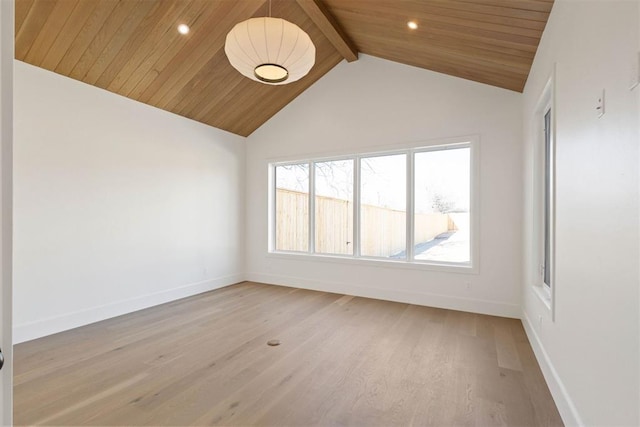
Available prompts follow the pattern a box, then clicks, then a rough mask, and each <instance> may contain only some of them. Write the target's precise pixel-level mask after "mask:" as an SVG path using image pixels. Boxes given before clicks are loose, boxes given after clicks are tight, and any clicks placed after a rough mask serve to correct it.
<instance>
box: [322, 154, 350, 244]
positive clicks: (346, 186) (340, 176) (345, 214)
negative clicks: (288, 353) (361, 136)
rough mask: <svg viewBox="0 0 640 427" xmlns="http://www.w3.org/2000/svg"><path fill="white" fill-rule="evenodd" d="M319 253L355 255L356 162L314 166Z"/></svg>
mask: <svg viewBox="0 0 640 427" xmlns="http://www.w3.org/2000/svg"><path fill="white" fill-rule="evenodd" d="M314 169H315V189H316V191H315V212H316V215H315V252H317V253H319V254H349V255H350V254H353V160H351V159H350V160H335V161H330V162H317V163H314Z"/></svg>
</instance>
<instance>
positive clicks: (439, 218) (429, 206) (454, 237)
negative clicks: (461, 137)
mask: <svg viewBox="0 0 640 427" xmlns="http://www.w3.org/2000/svg"><path fill="white" fill-rule="evenodd" d="M414 169H415V172H414V175H415V180H414V203H415V207H414V248H413V254H414V259H415V260H418V261H432V262H444V263H470V262H471V251H470V247H471V234H470V231H471V230H470V225H471V221H470V219H471V218H470V204H471V188H470V186H471V149H470V148H469V147H462V148H453V149H445V150H433V151H424V152H419V153H416V154H415V162H414Z"/></svg>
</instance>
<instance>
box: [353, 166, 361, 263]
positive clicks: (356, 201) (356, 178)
mask: <svg viewBox="0 0 640 427" xmlns="http://www.w3.org/2000/svg"><path fill="white" fill-rule="evenodd" d="M353 162H354V164H353V174H354V175H353V256H354V257H355V258H359V257H360V157H359V156H358V157H355V158H354V160H353Z"/></svg>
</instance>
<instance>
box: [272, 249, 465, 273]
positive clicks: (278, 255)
mask: <svg viewBox="0 0 640 427" xmlns="http://www.w3.org/2000/svg"><path fill="white" fill-rule="evenodd" d="M266 256H267V258H273V259H284V260H288V261H304V262H325V263H326V262H328V263H337V264H347V265H360V266H366V267H377V268H397V269H405V270H421V271H434V272H446V273H457V274H478V269H477V268H476V267H474V266H472V265H464V264H445V263H442V264H440V263H427V262H407V261H394V260H389V259H384V258H352V257H346V256H339V255H318V254H314V255H311V254H304V253H295V252H268V253H267V255H266Z"/></svg>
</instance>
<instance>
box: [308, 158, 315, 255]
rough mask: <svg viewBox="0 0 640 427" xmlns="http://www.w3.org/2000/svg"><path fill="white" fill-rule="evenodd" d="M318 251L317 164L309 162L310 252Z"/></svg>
mask: <svg viewBox="0 0 640 427" xmlns="http://www.w3.org/2000/svg"><path fill="white" fill-rule="evenodd" d="M315 252H316V164H315V162H309V253H310V254H313V253H315Z"/></svg>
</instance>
